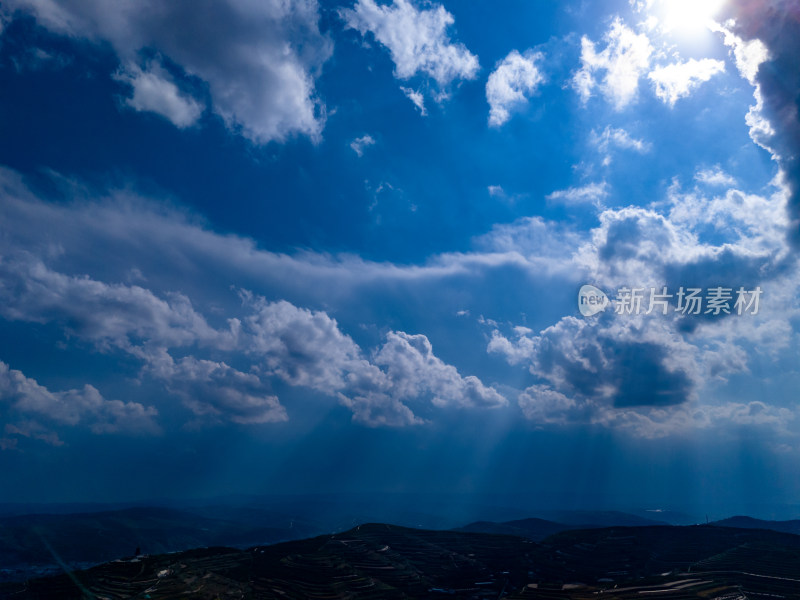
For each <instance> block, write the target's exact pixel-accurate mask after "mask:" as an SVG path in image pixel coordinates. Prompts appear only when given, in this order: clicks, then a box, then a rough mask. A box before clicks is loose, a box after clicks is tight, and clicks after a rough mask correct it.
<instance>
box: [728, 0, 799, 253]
mask: <svg viewBox="0 0 800 600" xmlns="http://www.w3.org/2000/svg"><path fill="white" fill-rule="evenodd" d="M729 10H730V12H731V14H732V15H733V17H734V20H733V21H732V22H728V23H726V24H725V25H726V26H725V27H721V28H720V31H722V32H723V33H724V35H725V43H726V44H727V45H729V46H731V48H732V49H733V54H734V58H735V59H736V65H737V67H738V68H739V70H740V72H741V73H742V75H743V76H744V77H746V78H747V79H748V81H750V82H751V83H754V82H755V84H756V89H755V92H754V96H755V98H756V105H755V106H754V107H752V108H751V109H750V112H749V113H748V115H747V123H748V125H750V135H751V137H752V138H753V140H754V141H755V142H756V143H758V144H760V145H762V146H763V147H765V148H767V149H768V150H769V151H770V152H771V153H772V155H773V158H774V159H775V160H776V161H777V162H778V164H779V165H780V167H781V170H782V173H783V176H784V178H785V183H786V186H787V189H788V191H789V202H788V210H789V216H790V220H791V223H790V226H789V228H788V231H789V237H790V239H791V241H792V243H793V244H794V246H795V247H796V246H797V245H798V244H800V175H798V174H799V173H800V119H798V113H797V98H798V97H799V96H800V18H798V15H797V12H796V11H794V10H792V9H791V8H790V6H789V4H788V3H785V2H779V1H776V0H764V1H761V0H759V1H758V2H756V1H754V0H739V1H737V2H732V3H731V4H730V7H729Z"/></svg>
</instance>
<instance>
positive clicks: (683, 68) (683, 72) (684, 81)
mask: <svg viewBox="0 0 800 600" xmlns="http://www.w3.org/2000/svg"><path fill="white" fill-rule="evenodd" d="M723 71H725V63H723V62H722V61H721V60H714V59H711V58H704V59H702V60H696V59H694V58H691V59H689V60H687V61H686V62H677V63H673V64H671V65H666V66H659V67H656V68H655V69H653V70H652V71H651V72H650V73H649V74H648V75H647V77H648V79H650V81H652V82H653V84H654V86H655V91H656V96H657V97H658V98H660V99H661V100H663V101H664V103H666V104H669V105H670V106H674V105H675V102H677V101H678V99H679V98H685V97H687V96H689V94H691V93H692V91H694V89H695V88H697V87H698V86H699V85H700V84H701V83H703V82H705V81H708V80H709V79H711V78H712V77H713V76H714V75H716V74H717V73H722V72H723Z"/></svg>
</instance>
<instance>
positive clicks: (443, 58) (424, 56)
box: [339, 0, 479, 109]
mask: <svg viewBox="0 0 800 600" xmlns="http://www.w3.org/2000/svg"><path fill="white" fill-rule="evenodd" d="M339 14H340V16H341V18H342V19H343V20H344V21H345V23H346V24H347V26H348V27H350V28H352V29H356V30H357V31H358V32H359V33H360V34H361V35H366V33H367V32H371V33H372V34H373V35H374V36H375V39H376V40H377V41H378V42H379V43H380V44H381V45H383V46H385V47H386V48H387V49H388V50H389V53H390V54H391V57H392V61H394V64H395V76H396V77H397V78H398V79H402V80H408V79H410V78H411V77H413V76H415V75H417V74H424V75H427V76H428V77H430V78H432V79H433V80H434V81H435V82H436V83H437V84H438V86H439V87H440V88H441V89H443V88H446V87H447V86H448V85H450V84H451V83H452V82H453V81H455V80H457V79H474V78H475V76H476V75H477V72H478V69H479V64H478V58H477V57H476V56H475V55H474V54H472V53H471V52H470V51H469V50H467V48H466V47H465V46H464V45H463V44H460V43H453V42H451V40H450V37H449V36H448V34H447V29H448V28H449V27H450V26H451V25H452V24H453V23H454V19H453V15H451V14H450V13H449V12H447V10H445V8H444V7H443V6H442V5H441V4H434V5H431V8H429V9H418V8H417V7H416V6H414V5H413V4H412V3H411V2H409V1H408V0H394V2H393V3H392V4H391V5H384V6H380V5H378V4H376V3H375V2H374V0H358V2H356V4H355V6H354V7H353V8H352V9H342V10H340V11H339ZM406 94H407V95H408V92H406ZM409 97H410V98H411V96H410V95H409ZM443 97H444V96H442V97H441V98H443ZM412 100H413V98H412ZM415 104H417V105H418V106H419V104H418V103H417V102H416V101H415ZM420 109H422V108H421V107H420Z"/></svg>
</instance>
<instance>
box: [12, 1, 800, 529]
mask: <svg viewBox="0 0 800 600" xmlns="http://www.w3.org/2000/svg"><path fill="white" fill-rule="evenodd" d="M0 28H1V33H0V136H1V137H2V143H1V144H0V499H2V500H7V501H14V502H18V501H19V502H69V501H76V502H77V501H109V502H112V501H129V500H142V499H147V498H195V497H212V496H219V495H225V494H286V493H368V492H379V493H401V492H402V493H445V492H447V493H455V494H464V495H470V494H487V493H498V494H507V495H511V496H515V497H518V498H522V499H526V500H525V501H528V500H529V501H530V502H531V503H532V504H533V503H538V504H540V505H549V506H552V507H558V508H570V507H575V508H578V507H587V506H603V507H623V506H633V505H637V506H650V507H653V508H657V507H668V506H680V507H684V508H687V507H688V508H690V509H695V510H699V511H701V512H702V510H703V509H704V508H707V507H708V506H713V507H718V508H719V510H726V511H737V510H755V509H754V508H753V507H759V506H764V505H766V504H769V503H783V504H787V505H797V506H798V507H800V480H798V479H797V477H796V473H797V469H798V467H800V415H798V399H800V398H798V389H800V370H798V367H799V366H800V365H799V364H798V359H797V357H798V356H800V354H799V353H798V351H799V350H800V336H799V335H798V333H800V303H799V302H798V298H799V297H800V295H799V294H798V292H799V291H800V271H799V270H798V264H797V260H796V257H797V250H798V245H800V225H799V223H800V164H798V160H799V159H798V157H800V120H799V119H798V106H800V64H799V63H800V47H798V44H800V42H799V41H798V40H800V35H798V34H799V33H800V31H799V30H800V7H799V6H798V4H797V3H796V2H794V1H788V0H728V1H727V2H723V1H720V0H704V1H688V0H687V1H684V0H680V1H678V0H673V1H669V2H668V1H667V0H630V1H629V0H620V1H618V2H603V3H592V2H586V1H571V2H547V1H544V0H538V1H521V0H520V1H510V0H509V1H503V2H491V3H490V2H473V1H469V2H468V1H466V0H446V1H444V2H441V3H440V2H438V1H422V0H392V1H391V2H388V1H386V0H381V1H380V2H379V1H377V0H357V1H356V2H352V0H345V1H344V2H327V1H324V2H322V1H320V2H317V1H316V0H265V1H253V0H225V1H211V0H202V1H189V0H179V1H176V2H170V3H168V4H166V5H164V4H162V3H157V2H151V1H148V0H123V1H120V2H114V3H109V2H101V1H99V0H61V1H58V2H56V1H53V0H2V2H0ZM584 285H591V286H593V288H591V289H589V288H583V289H584V291H586V289H589V293H581V294H579V291H580V290H581V289H582V286H584ZM590 295H591V296H593V299H591V302H595V301H596V302H599V303H600V304H597V305H592V306H594V307H596V308H597V309H598V310H596V311H594V314H584V313H587V312H592V311H586V310H583V311H582V310H581V309H582V308H586V307H587V306H589V302H590V299H589V296H590ZM689 297H691V298H693V300H691V301H689V300H688V298H689ZM581 298H583V302H584V304H583V305H581V304H580V302H581ZM600 309H601V310H600ZM798 516H800V508H798Z"/></svg>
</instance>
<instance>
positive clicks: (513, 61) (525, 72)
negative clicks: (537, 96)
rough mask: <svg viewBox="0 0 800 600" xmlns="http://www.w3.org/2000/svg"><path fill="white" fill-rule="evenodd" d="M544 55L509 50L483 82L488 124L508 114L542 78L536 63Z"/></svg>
mask: <svg viewBox="0 0 800 600" xmlns="http://www.w3.org/2000/svg"><path fill="white" fill-rule="evenodd" d="M543 58H544V56H543V55H542V54H541V53H540V52H535V53H534V52H530V51H529V52H526V53H525V55H522V54H520V53H519V52H518V51H516V50H512V51H511V52H510V53H509V54H508V56H506V57H505V58H504V59H503V60H502V61H501V62H500V64H498V65H497V68H496V69H495V70H494V71H493V72H492V73H491V75H489V80H488V81H487V82H486V100H487V102H489V125H491V126H494V127H499V126H500V125H502V124H503V123H505V122H506V121H508V120H509V118H511V111H512V110H514V109H518V108H519V107H521V106H523V105H524V104H525V103H526V102H527V100H528V98H529V97H530V96H531V95H532V94H533V93H534V92H535V91H536V89H537V88H538V87H539V85H540V84H541V83H542V82H543V81H544V76H543V75H542V74H541V72H540V71H539V68H538V67H537V65H536V63H537V62H539V61H541V60H542V59H543Z"/></svg>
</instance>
